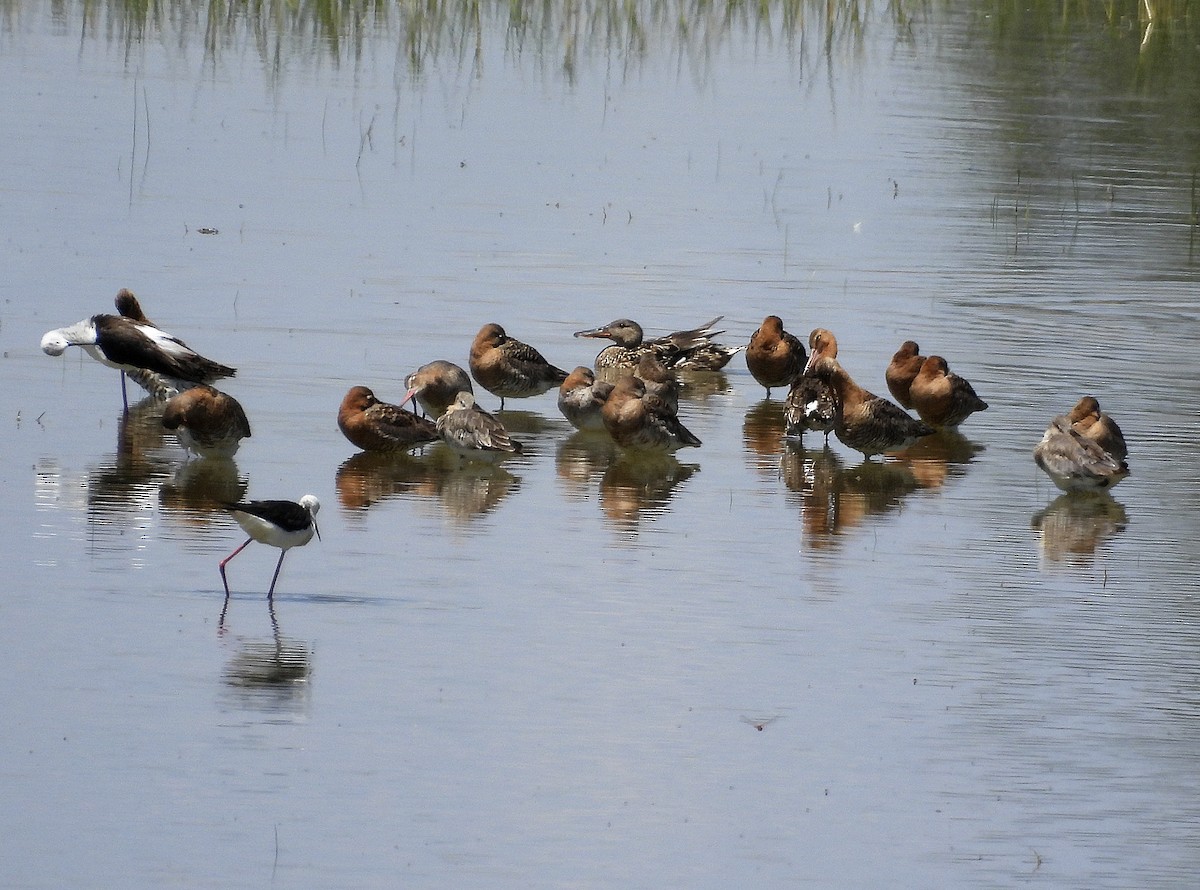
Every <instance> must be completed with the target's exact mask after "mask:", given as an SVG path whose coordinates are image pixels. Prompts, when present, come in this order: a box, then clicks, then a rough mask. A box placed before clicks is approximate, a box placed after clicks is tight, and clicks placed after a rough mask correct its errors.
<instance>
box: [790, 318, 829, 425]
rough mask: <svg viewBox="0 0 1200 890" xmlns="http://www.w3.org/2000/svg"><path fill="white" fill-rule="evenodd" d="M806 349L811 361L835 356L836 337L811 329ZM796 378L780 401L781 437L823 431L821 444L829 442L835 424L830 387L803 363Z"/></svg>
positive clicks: (822, 329)
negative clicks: (800, 371) (808, 350)
mask: <svg viewBox="0 0 1200 890" xmlns="http://www.w3.org/2000/svg"><path fill="white" fill-rule="evenodd" d="M808 348H809V349H810V350H811V351H812V358H810V359H809V362H813V361H814V360H815V359H816V358H817V357H827V358H831V359H837V354H838V346H837V337H835V336H834V335H833V332H832V331H829V330H826V329H825V328H814V329H813V330H812V332H811V333H809V335H808ZM805 367H806V370H804V371H803V372H802V373H801V374H800V377H799V378H798V379H797V380H796V382H795V383H793V384H792V388H791V389H790V390H789V391H788V394H787V400H786V401H785V403H784V409H783V416H784V423H785V427H784V437H785V438H787V439H793V440H796V439H802V438H803V437H804V433H805V432H806V431H808V430H812V431H813V432H820V433H824V434H825V444H826V445H828V444H829V434H830V433H832V432H833V430H834V427H835V426H836V425H837V404H838V402H837V393H836V392H835V391H834V389H833V387H832V386H830V385H829V384H828V383H826V382H825V381H823V380H820V379H818V378H817V377H816V375H814V374H813V373H812V372H811V371H809V370H807V365H806V366H805Z"/></svg>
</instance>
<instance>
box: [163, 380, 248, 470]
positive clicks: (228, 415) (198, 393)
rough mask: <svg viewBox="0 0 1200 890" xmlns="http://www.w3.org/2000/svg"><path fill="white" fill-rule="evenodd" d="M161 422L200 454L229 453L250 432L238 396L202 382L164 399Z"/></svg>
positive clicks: (185, 445)
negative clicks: (235, 396) (236, 397)
mask: <svg viewBox="0 0 1200 890" xmlns="http://www.w3.org/2000/svg"><path fill="white" fill-rule="evenodd" d="M162 425H163V426H164V427H165V428H166V429H169V430H174V431H175V434H176V435H177V436H178V437H179V441H180V442H182V443H183V447H184V448H186V449H187V450H188V451H191V452H192V453H193V454H197V455H200V456H201V457H233V455H235V454H236V453H237V450H238V446H239V445H240V444H241V441H242V439H244V438H246V437H248V436H249V435H250V421H249V420H248V419H247V417H246V412H245V411H244V410H243V409H242V406H241V404H240V403H239V402H238V400H237V399H235V398H234V397H233V396H231V395H228V394H227V393H223V392H221V391H220V390H218V389H214V388H213V387H211V386H208V385H207V384H203V383H202V384H199V385H197V386H193V387H191V388H190V389H185V390H184V391H183V392H181V393H179V394H178V395H175V396H172V397H171V398H169V399H168V400H167V402H166V404H164V405H163V413H162Z"/></svg>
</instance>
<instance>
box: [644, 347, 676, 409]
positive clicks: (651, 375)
mask: <svg viewBox="0 0 1200 890" xmlns="http://www.w3.org/2000/svg"><path fill="white" fill-rule="evenodd" d="M633 376H634V377H637V378H639V379H640V380H641V381H642V383H644V384H646V398H647V399H658V400H660V402H661V404H663V405H664V406H666V409H667V410H668V411H669V412H670V413H672V414H678V413H679V391H680V386H679V377H678V376H676V374H675V370H674V369H673V368H668V367H667V366H666V365H664V364H663V363H662V362H660V361H659V360H658V358H657V357H656V356H655V355H653V354H650V353H647V354H646V355H643V356H642V357H641V359H640V360H639V361H638V363H637V367H636V368H634V371H633Z"/></svg>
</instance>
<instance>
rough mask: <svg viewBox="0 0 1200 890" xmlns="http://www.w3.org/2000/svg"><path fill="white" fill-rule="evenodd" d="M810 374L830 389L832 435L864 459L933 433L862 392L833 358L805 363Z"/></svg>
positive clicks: (882, 399) (873, 396)
mask: <svg viewBox="0 0 1200 890" xmlns="http://www.w3.org/2000/svg"><path fill="white" fill-rule="evenodd" d="M809 368H810V370H811V371H812V373H813V375H814V376H815V377H816V378H817V379H818V380H821V381H823V382H825V383H828V384H829V385H830V386H831V387H833V389H834V391H835V392H836V393H837V398H838V410H837V421H836V423H835V426H834V433H835V435H837V437H838V439H839V440H840V441H841V442H842V444H843V445H845V446H846V447H848V448H853V449H854V450H855V451H860V452H862V454H863V456H864V457H868V458H869V457H871V456H872V455H875V454H883V453H884V452H887V451H899V450H901V449H903V448H907V447H908V446H909V445H911V444H913V443H914V442H916V441H917V439H920V438H921V437H922V436H928V435H931V434H932V433H933V432H934V430H933V428H932V427H930V426H928V425H927V424H925V423H924V422H923V421H920V420H917V419H916V418H914V417H912V416H911V415H909V414H908V413H907V412H905V411H904V409H903V408H901V407H900V406H899V405H895V404H893V403H892V402H889V401H888V400H887V399H884V398H880V397H879V396H877V395H875V394H874V393H872V392H868V391H867V390H865V389H863V388H862V387H861V386H859V385H858V384H857V383H855V382H854V379H853V378H852V377H851V376H850V375H849V374H848V373H847V372H846V370H845V369H844V368H843V367H842V366H841V365H839V364H838V362H837V360H836V359H831V358H826V357H821V358H820V359H819V360H818V361H817V362H816V363H812V362H810V363H809Z"/></svg>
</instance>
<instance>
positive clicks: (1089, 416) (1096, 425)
mask: <svg viewBox="0 0 1200 890" xmlns="http://www.w3.org/2000/svg"><path fill="white" fill-rule="evenodd" d="M1067 419H1068V420H1070V421H1071V426H1072V427H1074V428H1075V429H1076V430H1078V431H1079V432H1080V433H1082V434H1083V435H1084V436H1086V437H1087V438H1089V439H1091V440H1092V441H1093V442H1095V443H1096V444H1097V445H1099V446H1100V447H1101V448H1103V449H1104V450H1105V451H1107V452H1108V453H1109V454H1111V455H1112V456H1113V457H1115V458H1116V459H1117V460H1119V461H1121V460H1125V458H1127V457H1128V456H1129V449H1128V448H1127V447H1126V445H1125V434H1124V433H1122V432H1121V428H1120V427H1119V426H1117V422H1116V421H1115V420H1113V419H1112V418H1111V417H1109V416H1108V415H1107V414H1105V413H1104V412H1103V411H1101V410H1100V403H1099V402H1098V401H1096V399H1095V398H1093V397H1092V396H1084V397H1083V398H1082V399H1080V400H1079V401H1078V402H1077V403H1076V405H1075V407H1074V408H1072V409H1071V413H1070V414H1068V415H1067Z"/></svg>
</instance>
